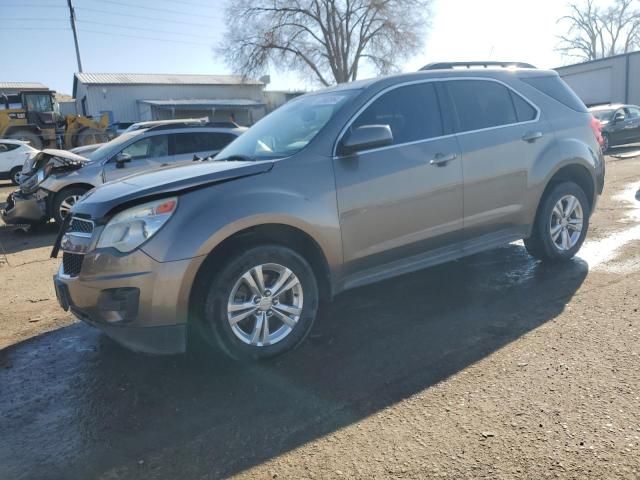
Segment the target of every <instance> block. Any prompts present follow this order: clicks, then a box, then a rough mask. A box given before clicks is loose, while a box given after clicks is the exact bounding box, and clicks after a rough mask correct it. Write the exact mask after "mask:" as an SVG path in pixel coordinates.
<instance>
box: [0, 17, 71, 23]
mask: <svg viewBox="0 0 640 480" xmlns="http://www.w3.org/2000/svg"><path fill="white" fill-rule="evenodd" d="M5 20H17V21H19V22H32V21H34V22H66V21H67V20H68V19H66V18H45V17H40V18H38V17H30V18H20V17H11V18H6V17H3V18H2V21H3V22H4V21H5Z"/></svg>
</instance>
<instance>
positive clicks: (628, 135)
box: [589, 104, 640, 152]
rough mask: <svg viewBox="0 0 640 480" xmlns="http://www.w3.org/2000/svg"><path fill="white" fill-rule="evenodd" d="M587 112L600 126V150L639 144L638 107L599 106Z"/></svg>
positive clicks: (639, 112)
mask: <svg viewBox="0 0 640 480" xmlns="http://www.w3.org/2000/svg"><path fill="white" fill-rule="evenodd" d="M589 111H590V112H591V113H592V114H593V116H594V117H596V118H597V119H598V120H600V123H601V124H602V138H603V140H604V142H603V145H602V148H603V150H604V151H605V152H606V151H607V150H609V149H610V148H611V147H617V146H620V145H627V144H629V143H640V107H638V106H637V105H621V104H616V105H601V106H598V107H592V108H590V109H589Z"/></svg>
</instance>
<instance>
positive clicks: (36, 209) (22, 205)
mask: <svg viewBox="0 0 640 480" xmlns="http://www.w3.org/2000/svg"><path fill="white" fill-rule="evenodd" d="M48 196H49V192H47V191H45V190H36V192H35V193H23V192H22V191H21V190H16V191H15V192H13V193H11V194H9V197H8V198H7V206H6V208H5V209H4V210H0V216H1V217H2V220H3V221H4V223H6V224H7V225H22V224H29V225H31V224H35V223H41V222H44V221H46V220H47V219H48V218H47V197H48Z"/></svg>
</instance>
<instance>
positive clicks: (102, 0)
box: [100, 0, 220, 20]
mask: <svg viewBox="0 0 640 480" xmlns="http://www.w3.org/2000/svg"><path fill="white" fill-rule="evenodd" d="M100 3H101V4H104V3H110V4H112V5H119V6H123V7H131V8H141V9H143V10H155V11H156V12H163V13H173V14H176V15H184V16H187V17H198V18H212V19H214V20H220V17H219V16H214V15H202V14H198V13H185V12H181V11H180V10H172V9H170V8H157V7H148V6H145V5H131V4H130V3H127V2H118V1H117V0H100Z"/></svg>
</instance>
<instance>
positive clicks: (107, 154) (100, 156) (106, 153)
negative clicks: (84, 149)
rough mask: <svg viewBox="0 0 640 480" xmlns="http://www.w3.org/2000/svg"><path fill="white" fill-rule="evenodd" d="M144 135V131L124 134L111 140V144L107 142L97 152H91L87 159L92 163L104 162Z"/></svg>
mask: <svg viewBox="0 0 640 480" xmlns="http://www.w3.org/2000/svg"><path fill="white" fill-rule="evenodd" d="M142 133H143V131H142V130H136V131H135V132H128V133H123V134H122V135H120V136H118V137H116V138H114V139H113V140H111V141H110V142H107V143H105V144H104V145H102V146H101V147H99V148H97V149H96V150H94V151H93V152H91V153H90V154H89V155H86V157H87V158H88V159H89V160H91V161H92V162H93V161H96V160H104V159H106V158H111V157H112V156H113V155H115V154H116V153H118V152H119V151H120V149H122V147H124V144H125V143H127V142H128V141H129V140H131V139H132V138H135V137H137V136H138V135H140V134H142Z"/></svg>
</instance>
